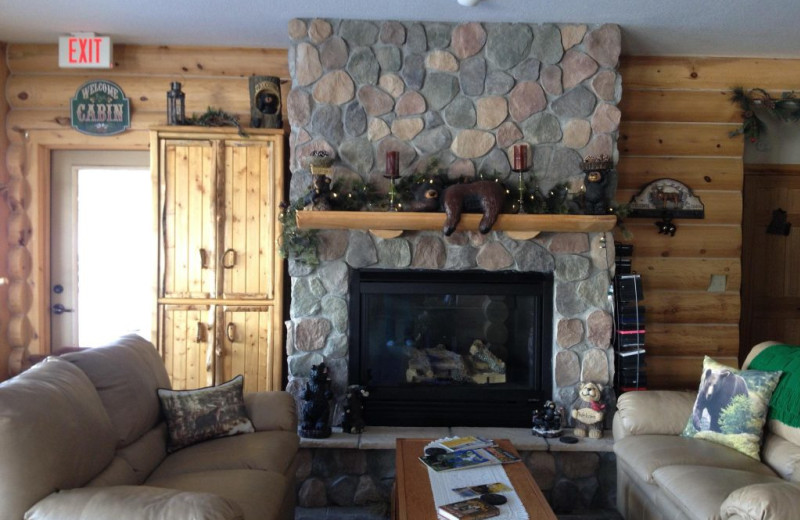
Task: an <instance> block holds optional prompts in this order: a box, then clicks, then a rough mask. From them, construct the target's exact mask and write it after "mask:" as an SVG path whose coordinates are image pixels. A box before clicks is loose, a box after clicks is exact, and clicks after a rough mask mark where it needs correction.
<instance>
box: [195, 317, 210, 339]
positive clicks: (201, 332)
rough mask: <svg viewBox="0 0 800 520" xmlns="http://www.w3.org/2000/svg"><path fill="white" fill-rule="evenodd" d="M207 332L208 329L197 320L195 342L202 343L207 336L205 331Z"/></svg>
mask: <svg viewBox="0 0 800 520" xmlns="http://www.w3.org/2000/svg"><path fill="white" fill-rule="evenodd" d="M207 332H208V331H207V329H206V327H205V325H203V323H202V322H200V321H198V322H197V342H198V343H204V342H205V341H206V338H207V334H206V333H207Z"/></svg>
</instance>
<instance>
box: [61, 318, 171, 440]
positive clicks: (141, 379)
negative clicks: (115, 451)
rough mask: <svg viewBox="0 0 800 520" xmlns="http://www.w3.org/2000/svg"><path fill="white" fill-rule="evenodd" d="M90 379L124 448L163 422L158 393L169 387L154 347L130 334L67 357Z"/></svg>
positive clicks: (65, 357) (66, 357)
mask: <svg viewBox="0 0 800 520" xmlns="http://www.w3.org/2000/svg"><path fill="white" fill-rule="evenodd" d="M62 359H66V360H67V361H69V362H71V363H73V364H74V365H76V366H77V367H79V368H80V369H81V370H83V371H84V372H85V373H86V375H87V376H89V379H91V381H92V383H93V384H94V386H95V387H96V388H97V392H98V393H99V394H100V399H102V401H103V406H105V408H106V412H108V415H109V417H111V422H112V423H113V424H114V429H115V430H116V432H117V446H118V447H120V448H122V447H125V446H127V445H129V444H130V443H132V442H133V441H135V440H136V439H138V438H139V437H141V436H142V434H144V433H145V432H146V431H148V430H150V429H151V428H152V427H153V426H155V425H156V423H157V422H158V421H159V418H160V415H159V414H160V409H159V404H158V399H157V398H156V397H155V393H156V389H158V388H166V387H169V385H170V383H169V376H168V375H167V370H166V368H164V362H163V361H162V360H161V357H160V356H159V355H158V352H157V351H156V349H155V347H154V346H153V344H152V343H150V342H149V341H147V340H146V339H144V338H142V337H141V336H137V335H135V334H130V335H127V336H123V337H122V338H120V339H118V340H117V341H116V342H114V344H112V345H109V346H105V347H98V348H93V349H87V350H84V351H81V352H75V353H73V354H66V355H64V356H62Z"/></svg>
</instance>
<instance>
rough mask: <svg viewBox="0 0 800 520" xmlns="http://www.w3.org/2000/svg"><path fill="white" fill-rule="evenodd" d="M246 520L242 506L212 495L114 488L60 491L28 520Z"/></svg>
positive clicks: (35, 508) (42, 502)
mask: <svg viewBox="0 0 800 520" xmlns="http://www.w3.org/2000/svg"><path fill="white" fill-rule="evenodd" d="M176 518H192V519H194V520H244V513H243V512H242V509H241V508H240V507H239V505H238V504H235V503H233V502H231V501H229V500H226V499H224V498H222V497H219V496H217V495H212V494H211V493H194V492H188V491H178V490H175V489H165V488H158V487H152V486H110V487H90V488H77V489H71V490H68V491H58V492H55V493H51V494H50V495H48V496H47V497H45V498H43V499H42V500H40V501H39V502H37V503H36V504H34V506H33V507H31V508H30V509H29V510H28V512H27V513H25V520H109V519H113V520H174V519H176Z"/></svg>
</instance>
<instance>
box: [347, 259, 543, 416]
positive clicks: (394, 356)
mask: <svg viewBox="0 0 800 520" xmlns="http://www.w3.org/2000/svg"><path fill="white" fill-rule="evenodd" d="M351 284H352V286H351V292H350V295H351V323H350V325H351V352H350V379H351V383H352V384H362V385H364V386H367V388H368V389H369V391H370V397H369V400H368V404H367V410H366V416H367V422H368V424H383V425H409V426H412V425H420V426H424V425H446V426H458V425H464V426H481V425H497V426H529V425H530V416H531V411H532V410H533V409H534V408H535V407H537V405H538V404H539V403H540V402H541V401H542V400H546V399H549V398H550V390H551V387H552V384H551V379H552V371H551V356H552V352H551V337H552V330H551V329H552V275H551V274H544V273H518V272H499V273H498V272H484V271H453V272H450V271H388V270H362V271H357V272H355V273H354V274H353V278H352V280H351Z"/></svg>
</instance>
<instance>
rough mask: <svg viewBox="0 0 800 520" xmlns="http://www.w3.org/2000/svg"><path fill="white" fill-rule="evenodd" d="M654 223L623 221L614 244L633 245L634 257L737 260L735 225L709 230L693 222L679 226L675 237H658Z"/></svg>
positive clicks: (739, 235)
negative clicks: (695, 257)
mask: <svg viewBox="0 0 800 520" xmlns="http://www.w3.org/2000/svg"><path fill="white" fill-rule="evenodd" d="M655 220H656V219H626V220H625V222H624V223H623V225H624V226H625V229H626V230H627V232H628V233H629V234H630V235H631V236H630V237H626V236H624V234H623V232H622V230H620V229H616V230H615V231H614V239H615V240H616V241H617V242H627V243H633V244H634V257H639V256H669V257H694V256H697V257H701V258H720V257H723V258H724V257H732V258H739V257H740V256H741V253H742V229H741V226H739V225H728V226H709V225H705V224H697V222H698V221H695V220H692V221H690V220H683V221H681V222H680V225H679V227H678V231H677V232H676V233H675V236H674V237H672V236H669V235H661V234H659V233H658V228H656V226H655V225H654V222H655Z"/></svg>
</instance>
